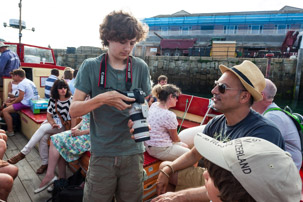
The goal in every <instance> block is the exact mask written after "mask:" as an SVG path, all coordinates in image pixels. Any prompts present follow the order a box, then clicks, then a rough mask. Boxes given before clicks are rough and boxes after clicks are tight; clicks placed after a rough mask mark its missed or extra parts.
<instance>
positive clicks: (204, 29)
mask: <svg viewBox="0 0 303 202" xmlns="http://www.w3.org/2000/svg"><path fill="white" fill-rule="evenodd" d="M201 31H202V33H205V34H213V33H214V25H202V26H201Z"/></svg>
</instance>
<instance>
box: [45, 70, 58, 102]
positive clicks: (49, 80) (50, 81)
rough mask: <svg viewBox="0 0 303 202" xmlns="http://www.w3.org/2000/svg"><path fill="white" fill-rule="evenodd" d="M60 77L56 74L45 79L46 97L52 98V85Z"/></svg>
mask: <svg viewBox="0 0 303 202" xmlns="http://www.w3.org/2000/svg"><path fill="white" fill-rule="evenodd" d="M57 79H58V77H56V76H55V75H50V76H49V77H48V78H47V79H46V81H45V89H44V95H45V98H50V91H51V88H52V86H53V85H54V82H55V81H56V80H57Z"/></svg>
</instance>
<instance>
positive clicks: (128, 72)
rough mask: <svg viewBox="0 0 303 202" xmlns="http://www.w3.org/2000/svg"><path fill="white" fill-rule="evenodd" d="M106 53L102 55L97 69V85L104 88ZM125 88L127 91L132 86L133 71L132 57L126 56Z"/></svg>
mask: <svg viewBox="0 0 303 202" xmlns="http://www.w3.org/2000/svg"><path fill="white" fill-rule="evenodd" d="M107 61H108V54H105V55H104V56H103V57H102V60H101V64H100V71H99V82H98V86H99V87H101V88H106V70H107ZM125 77H126V78H125V82H126V90H127V91H129V90H130V88H131V87H132V81H133V72H132V57H131V56H128V57H127V61H126V74H125Z"/></svg>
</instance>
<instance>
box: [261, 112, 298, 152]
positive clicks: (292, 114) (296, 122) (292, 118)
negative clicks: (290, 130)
mask: <svg viewBox="0 0 303 202" xmlns="http://www.w3.org/2000/svg"><path fill="white" fill-rule="evenodd" d="M270 111H282V112H284V113H285V114H286V115H287V116H288V117H289V118H291V120H292V121H293V122H294V124H295V125H296V128H297V130H298V133H299V136H300V142H301V153H302V156H303V116H302V115H301V114H298V113H293V112H292V110H291V108H290V107H289V106H286V107H285V108H284V109H281V108H279V107H273V108H269V109H268V110H266V111H265V112H264V113H263V114H266V113H267V112H270Z"/></svg>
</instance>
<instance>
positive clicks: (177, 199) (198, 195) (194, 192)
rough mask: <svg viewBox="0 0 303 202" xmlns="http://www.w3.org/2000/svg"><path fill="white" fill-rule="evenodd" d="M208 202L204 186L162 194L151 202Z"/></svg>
mask: <svg viewBox="0 0 303 202" xmlns="http://www.w3.org/2000/svg"><path fill="white" fill-rule="evenodd" d="M170 201H173V202H192V201H197V202H198V201H199V202H206V201H207V202H208V201H209V199H208V196H207V192H206V188H205V186H202V187H197V188H190V189H185V190H181V191H178V192H167V193H165V194H162V195H160V196H158V197H156V198H154V199H153V200H152V201H151V202H170Z"/></svg>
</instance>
